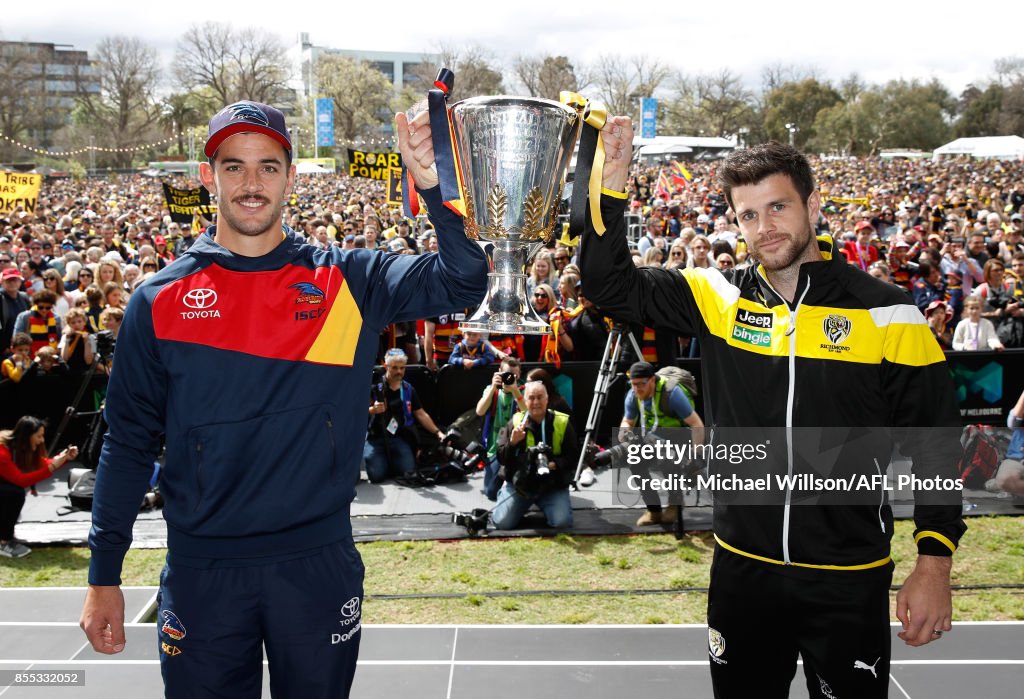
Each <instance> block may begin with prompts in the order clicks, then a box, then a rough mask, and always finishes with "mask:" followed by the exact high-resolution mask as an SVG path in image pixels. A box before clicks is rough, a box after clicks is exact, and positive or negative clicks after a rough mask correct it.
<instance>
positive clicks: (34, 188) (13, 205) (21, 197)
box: [0, 171, 43, 214]
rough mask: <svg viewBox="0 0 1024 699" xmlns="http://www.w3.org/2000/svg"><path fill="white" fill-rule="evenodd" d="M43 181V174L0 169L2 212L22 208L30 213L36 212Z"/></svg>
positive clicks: (0, 207)
mask: <svg viewBox="0 0 1024 699" xmlns="http://www.w3.org/2000/svg"><path fill="white" fill-rule="evenodd" d="M42 183H43V176H42V175H31V174H27V173H24V172H6V171H0V212H2V213H8V212H11V211H14V210H15V209H18V208H21V209H24V210H25V211H26V212H28V213H30V214H32V213H35V210H36V200H38V199H39V186H40V185H41V184H42Z"/></svg>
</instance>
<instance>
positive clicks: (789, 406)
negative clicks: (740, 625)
mask: <svg viewBox="0 0 1024 699" xmlns="http://www.w3.org/2000/svg"><path fill="white" fill-rule="evenodd" d="M758 274H759V275H760V274H761V273H760V271H758ZM761 278H762V279H763V280H764V283H765V284H767V285H768V288H769V289H771V290H772V292H773V293H774V294H775V295H776V296H778V297H779V298H780V299H782V298H783V297H782V294H780V293H779V292H778V291H775V287H773V286H772V285H771V283H770V282H769V281H768V279H767V277H765V276H763V275H761ZM810 290H811V280H810V278H809V277H808V279H807V286H806V287H805V288H804V292H803V293H802V294H800V298H799V299H797V302H796V306H795V307H794V308H793V309H792V310H790V309H789V304H788V303H786V311H787V312H788V313H789V329H788V330H787V331H786V336H787V337H789V389H788V391H787V394H786V474H787V476H788V477H789V478H788V480H787V482H791V481H792V480H793V403H794V402H795V398H796V395H795V394H796V317H797V314H798V313H799V312H800V304H802V303H803V302H804V298H805V297H806V296H807V292H808V291H810ZM783 303H785V299H783ZM792 499H793V491H792V490H790V489H789V488H787V489H786V506H785V509H784V510H783V513H782V560H783V562H784V563H785V564H786V565H792V563H793V561H792V560H791V559H790V557H789V518H790V510H791V508H792Z"/></svg>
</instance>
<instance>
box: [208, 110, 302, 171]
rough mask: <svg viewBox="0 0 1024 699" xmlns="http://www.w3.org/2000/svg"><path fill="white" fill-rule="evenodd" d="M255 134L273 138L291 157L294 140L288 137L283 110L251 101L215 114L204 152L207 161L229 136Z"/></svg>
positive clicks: (211, 120)
mask: <svg viewBox="0 0 1024 699" xmlns="http://www.w3.org/2000/svg"><path fill="white" fill-rule="evenodd" d="M254 132H255V133H261V134H266V135H267V136H270V137H271V138H272V139H274V140H275V141H277V142H278V143H280V144H281V145H282V146H284V149H285V150H286V151H288V153H289V155H291V152H292V139H291V136H290V135H289V134H288V127H287V126H285V124H284V114H282V113H281V110H279V109H276V108H274V107H271V106H270V105H269V104H263V103H262V102H248V101H244V102H235V103H234V104H229V105H228V106H227V107H224V109H222V110H220V111H219V112H217V113H216V114H214V115H213V117H212V118H211V119H210V130H209V135H208V136H207V138H206V148H204V149H203V152H204V153H206V157H207V158H212V157H213V154H214V153H216V152H217V149H218V148H220V144H221V143H223V142H224V141H225V140H226V139H227V138H228V137H230V136H234V135H235V134H239V133H254Z"/></svg>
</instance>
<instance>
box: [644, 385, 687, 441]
mask: <svg viewBox="0 0 1024 699" xmlns="http://www.w3.org/2000/svg"><path fill="white" fill-rule="evenodd" d="M655 378H656V382H655V384H654V400H652V401H651V404H652V405H653V407H654V409H653V410H652V411H651V412H650V413H648V412H647V411H646V410H644V404H643V401H641V400H640V398H639V397H638V396H637V395H636V392H635V391H634V392H633V397H634V398H636V405H637V410H638V411H639V412H640V417H641V418H642V421H643V425H644V431H645V432H650V431H651V430H653V429H655V427H682V425H683V421H682V420H680V419H679V418H678V417H676V416H675V415H669V414H668V396H667V395H666V396H663V395H662V393H663V392H664V389H665V383H666V382H667V381H668V380H667V379H666V378H665V377H663V376H656V377H655ZM663 398H664V404H662V399H663Z"/></svg>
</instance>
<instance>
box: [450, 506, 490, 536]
mask: <svg viewBox="0 0 1024 699" xmlns="http://www.w3.org/2000/svg"><path fill="white" fill-rule="evenodd" d="M490 519H491V511H490V510H485V509H483V508H481V507H478V508H476V509H475V510H473V511H472V512H456V513H455V514H453V515H452V522H453V523H455V524H456V525H457V526H460V527H464V528H465V530H466V532H467V533H468V534H469V535H470V536H477V535H479V534H481V533H484V534H486V533H487V525H488V523H489V522H490Z"/></svg>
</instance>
